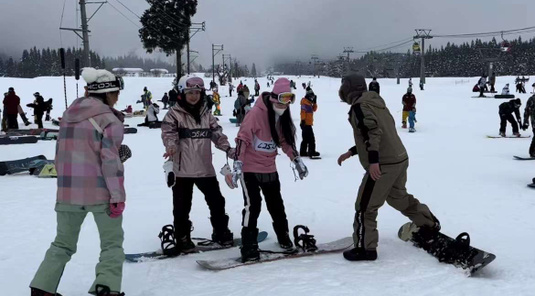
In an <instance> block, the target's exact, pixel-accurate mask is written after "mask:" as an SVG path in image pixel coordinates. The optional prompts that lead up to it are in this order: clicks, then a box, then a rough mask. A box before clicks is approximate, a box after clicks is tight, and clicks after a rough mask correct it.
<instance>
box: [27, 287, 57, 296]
mask: <svg viewBox="0 0 535 296" xmlns="http://www.w3.org/2000/svg"><path fill="white" fill-rule="evenodd" d="M30 289H31V296H61V294H60V293H48V292H45V291H43V290H39V289H37V288H30Z"/></svg>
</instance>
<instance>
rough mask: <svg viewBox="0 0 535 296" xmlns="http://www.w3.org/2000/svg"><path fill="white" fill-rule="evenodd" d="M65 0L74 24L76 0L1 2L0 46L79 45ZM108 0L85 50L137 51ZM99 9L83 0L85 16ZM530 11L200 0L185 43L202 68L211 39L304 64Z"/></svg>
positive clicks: (239, 50) (354, 0) (135, 6)
mask: <svg viewBox="0 0 535 296" xmlns="http://www.w3.org/2000/svg"><path fill="white" fill-rule="evenodd" d="M64 1H65V11H64V14H63V21H62V26H63V27H71V28H74V27H75V26H76V17H75V15H76V5H77V3H78V0H0V10H1V11H2V16H1V17H0V40H1V41H0V52H3V53H7V54H10V55H13V57H14V58H20V53H21V50H22V49H25V48H30V47H33V46H37V47H38V48H43V47H55V48H59V47H62V46H63V47H68V46H77V45H80V44H81V42H79V41H78V39H79V38H78V37H76V36H75V35H74V33H72V32H69V31H63V32H62V33H61V34H60V31H59V29H58V28H59V26H60V22H61V16H62V8H63V3H64ZM95 1H96V0H95ZM108 1H109V4H105V5H104V6H103V7H102V8H101V9H100V10H99V11H98V13H97V14H96V15H95V17H94V18H93V19H92V20H91V21H90V23H89V26H90V30H91V36H90V43H91V49H92V50H95V51H97V52H98V53H99V54H100V55H104V56H118V55H124V54H128V53H130V52H135V53H137V54H140V55H141V54H143V53H144V50H143V48H142V46H141V41H140V39H139V37H138V29H139V26H140V24H139V19H138V18H137V17H136V16H135V15H133V14H132V13H130V12H129V11H128V10H126V9H125V8H124V7H123V6H122V5H121V4H120V3H119V2H118V1H117V0H108ZM119 1H120V2H122V3H123V4H125V5H126V6H127V7H128V8H130V9H131V10H132V11H133V12H135V13H136V14H137V15H141V14H142V13H143V11H144V10H145V9H146V8H148V4H147V2H146V1H145V0H119ZM162 1H163V0H162ZM112 6H113V7H115V8H117V9H118V10H119V11H120V12H122V13H123V14H124V15H126V16H127V17H128V19H130V20H131V21H132V22H134V23H135V24H133V23H132V22H130V21H129V20H127V19H126V18H125V17H123V16H122V15H121V14H119V12H117V10H115V9H114V8H113V7H112ZM97 7H98V5H95V4H92V5H88V16H90V15H91V14H92V12H93V11H94V10H95V9H96V8H97ZM534 13H535V1H533V0H507V1H505V0H485V1H479V0H440V1H436V0H404V1H401V0H378V1H361V0H199V5H198V8H197V14H196V15H195V16H194V17H193V21H194V22H202V21H205V22H206V31H205V32H200V33H198V34H197V35H196V36H195V37H194V38H193V39H192V43H191V49H192V50H196V51H199V58H198V59H197V60H196V61H197V62H201V63H202V64H203V65H204V66H208V65H209V64H211V44H212V43H215V44H224V49H225V50H224V53H226V54H231V55H232V57H235V58H238V60H240V61H241V62H244V63H246V64H248V65H249V67H250V65H251V64H252V63H253V62H255V63H256V64H257V66H260V67H265V66H268V65H271V64H272V63H273V61H274V60H276V59H282V58H285V59H289V60H292V61H293V60H295V59H297V58H300V59H301V61H303V62H305V61H306V62H308V61H309V60H310V56H311V55H312V54H316V55H318V56H319V57H320V58H321V59H331V58H334V57H336V56H337V55H339V54H341V53H342V51H343V49H344V47H349V46H352V47H354V49H355V50H359V49H368V48H373V47H376V46H380V45H384V44H388V43H391V42H395V41H399V40H404V39H407V38H410V37H411V36H413V35H414V33H415V32H414V29H416V28H426V29H427V28H428V29H432V30H433V31H432V34H455V33H472V32H488V31H500V30H508V29H517V28H524V27H530V26H534V25H535V19H534V18H533V15H534ZM530 15H531V17H530ZM78 23H79V22H78ZM516 37H518V35H514V36H509V38H516ZM522 37H523V38H526V39H527V38H531V37H533V33H531V34H526V35H523V36H522ZM496 38H497V39H498V40H501V39H500V37H499V35H498V36H496ZM447 41H451V42H455V43H459V42H463V41H466V39H450V40H445V39H443V38H440V39H439V38H435V39H432V40H430V43H431V44H432V45H434V46H440V45H442V44H445V43H446V42H447ZM426 47H427V43H426ZM409 48H410V44H408V45H405V46H404V47H400V48H397V49H396V50H398V51H401V52H406V51H407V49H409ZM153 56H154V55H153ZM216 59H218V60H221V56H220V55H219V56H218V57H216Z"/></svg>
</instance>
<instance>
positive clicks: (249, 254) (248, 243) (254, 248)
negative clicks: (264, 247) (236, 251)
mask: <svg viewBox="0 0 535 296" xmlns="http://www.w3.org/2000/svg"><path fill="white" fill-rule="evenodd" d="M257 237H258V229H257V228H251V227H243V228H242V229H241V239H242V246H241V249H240V253H241V261H242V262H247V261H258V260H260V252H259V250H258V240H257Z"/></svg>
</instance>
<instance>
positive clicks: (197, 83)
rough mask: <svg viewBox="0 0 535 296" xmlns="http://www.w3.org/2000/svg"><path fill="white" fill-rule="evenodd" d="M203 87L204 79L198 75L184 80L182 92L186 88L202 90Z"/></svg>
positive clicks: (185, 90) (186, 89)
mask: <svg viewBox="0 0 535 296" xmlns="http://www.w3.org/2000/svg"><path fill="white" fill-rule="evenodd" d="M203 89H204V80H202V78H200V77H191V78H189V79H188V80H186V85H185V87H184V92H187V91H188V90H203Z"/></svg>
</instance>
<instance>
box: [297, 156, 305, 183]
mask: <svg viewBox="0 0 535 296" xmlns="http://www.w3.org/2000/svg"><path fill="white" fill-rule="evenodd" d="M293 163H294V164H295V169H296V170H297V172H298V173H299V179H301V180H303V179H304V178H305V177H306V176H308V169H307V166H306V165H305V163H304V162H303V160H302V159H301V157H299V156H297V157H296V158H294V160H293Z"/></svg>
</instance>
